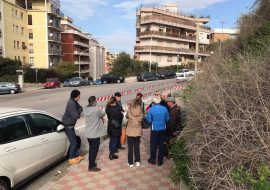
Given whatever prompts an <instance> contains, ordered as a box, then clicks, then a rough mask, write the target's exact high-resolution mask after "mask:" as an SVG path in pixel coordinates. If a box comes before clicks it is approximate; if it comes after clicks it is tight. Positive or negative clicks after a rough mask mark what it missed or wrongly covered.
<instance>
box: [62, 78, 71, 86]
mask: <svg viewBox="0 0 270 190" xmlns="http://www.w3.org/2000/svg"><path fill="white" fill-rule="evenodd" d="M63 86H64V87H68V86H70V79H66V80H65V81H64V83H63Z"/></svg>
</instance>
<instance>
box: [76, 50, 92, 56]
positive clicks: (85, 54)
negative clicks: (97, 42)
mask: <svg viewBox="0 0 270 190" xmlns="http://www.w3.org/2000/svg"><path fill="white" fill-rule="evenodd" d="M74 54H75V55H80V56H87V57H89V53H87V52H82V51H78V50H75V51H74Z"/></svg>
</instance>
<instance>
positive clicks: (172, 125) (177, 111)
mask: <svg viewBox="0 0 270 190" xmlns="http://www.w3.org/2000/svg"><path fill="white" fill-rule="evenodd" d="M169 113H170V120H169V122H168V123H167V128H166V133H167V135H168V136H171V135H173V133H174V132H176V131H181V130H182V125H181V108H180V106H178V105H177V104H175V105H174V106H173V107H172V108H171V109H170V111H169Z"/></svg>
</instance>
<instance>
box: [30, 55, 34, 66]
mask: <svg viewBox="0 0 270 190" xmlns="http://www.w3.org/2000/svg"><path fill="white" fill-rule="evenodd" d="M29 64H30V65H32V66H34V57H29Z"/></svg>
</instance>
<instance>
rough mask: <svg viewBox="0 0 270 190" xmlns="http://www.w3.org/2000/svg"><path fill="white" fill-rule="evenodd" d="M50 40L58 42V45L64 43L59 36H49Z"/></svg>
mask: <svg viewBox="0 0 270 190" xmlns="http://www.w3.org/2000/svg"><path fill="white" fill-rule="evenodd" d="M48 40H49V41H52V42H56V43H62V42H61V38H59V37H57V36H48Z"/></svg>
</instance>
